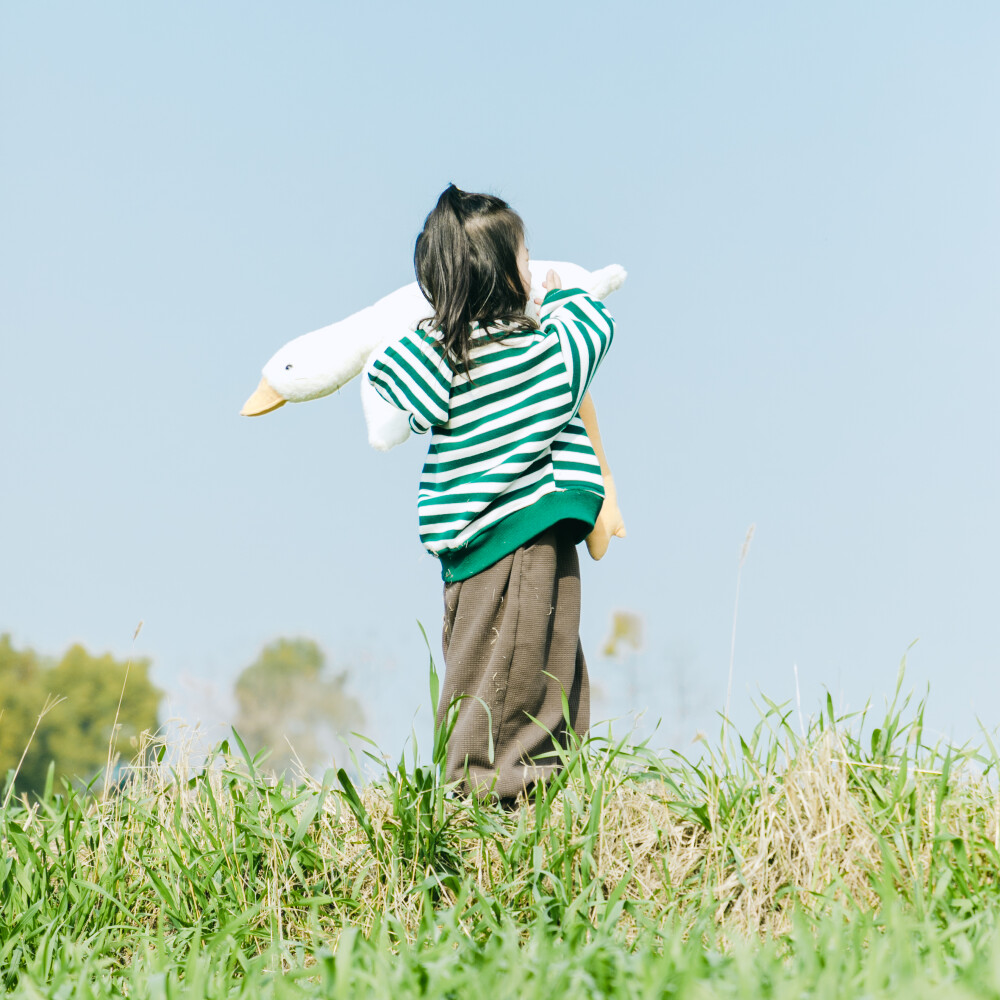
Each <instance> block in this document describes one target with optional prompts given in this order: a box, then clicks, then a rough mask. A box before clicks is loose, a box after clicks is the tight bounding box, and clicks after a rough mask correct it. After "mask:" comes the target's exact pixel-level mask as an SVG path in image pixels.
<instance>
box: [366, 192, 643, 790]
mask: <svg viewBox="0 0 1000 1000" xmlns="http://www.w3.org/2000/svg"><path fill="white" fill-rule="evenodd" d="M414 267H415V270H416V273H417V280H418V282H419V283H420V287H421V289H422V290H423V292H424V295H425V296H426V297H427V299H428V301H429V302H430V304H431V305H432V306H433V309H434V315H433V316H432V317H429V318H428V319H426V320H424V321H422V322H421V323H420V324H419V325H418V326H417V328H416V329H415V330H414V331H412V332H408V333H406V334H404V335H403V336H402V337H401V338H400V339H399V340H397V341H395V342H393V343H391V344H389V345H388V346H387V347H385V348H383V349H382V350H381V351H379V352H378V353H376V355H375V356H374V357H373V358H372V361H371V362H370V364H369V367H368V370H367V378H368V379H369V380H370V381H371V383H372V385H373V386H374V387H375V389H376V390H377V391H378V392H379V394H380V395H381V396H383V397H384V398H385V399H386V400H387V401H388V402H390V403H392V404H393V405H394V406H397V407H399V408H400V409H401V410H403V411H405V412H406V413H407V414H408V415H409V421H410V426H411V427H412V428H413V430H414V431H416V432H418V433H425V432H427V431H430V432H431V440H430V448H429V451H428V455H427V461H426V463H425V464H424V468H423V472H422V474H421V478H420V489H419V494H418V501H417V509H418V513H419V520H420V538H421V541H422V542H423V544H424V546H425V547H426V548H427V549H428V550H429V551H430V552H432V553H433V554H434V555H436V556H437V557H438V558H439V559H440V561H441V569H442V576H443V578H444V603H445V614H444V630H443V646H444V658H445V679H444V685H443V689H442V691H441V695H440V700H439V704H438V724H439V725H440V724H442V723H443V722H444V721H445V719H446V718H447V713H448V707H449V705H450V704H451V702H452V701H453V700H455V699H459V704H458V717H457V722H456V724H455V728H454V731H453V732H452V736H451V740H450V742H449V747H448V758H447V766H446V773H447V778H448V780H451V781H460V782H461V783H462V785H461V787H462V789H463V790H464V791H466V792H470V793H475V794H477V795H478V796H480V797H487V796H490V795H492V796H495V797H496V798H498V799H500V800H501V801H502V802H508V803H509V802H512V801H513V800H514V799H515V798H516V797H517V796H518V795H520V794H524V793H526V792H527V791H528V790H529V789H530V788H531V787H532V785H533V784H534V783H535V782H537V781H540V780H544V779H545V778H546V777H547V776H548V775H550V774H551V773H552V772H553V771H554V770H555V769H556V768H557V767H558V763H557V762H556V759H555V756H556V755H555V754H553V753H552V751H553V750H554V748H555V746H556V745H559V746H563V747H565V746H566V745H567V744H568V742H569V740H568V733H567V731H566V729H567V726H566V720H565V718H564V711H563V697H564V696H565V698H566V700H567V701H568V704H569V725H570V726H571V727H572V729H573V731H574V732H575V733H576V735H577V736H580V737H582V736H584V735H585V734H586V732H587V729H588V727H589V725H590V685H589V681H588V678H587V665H586V662H585V660H584V656H583V650H582V648H581V645H580V637H579V628H580V567H579V560H578V558H577V552H576V545H577V543H578V542H580V541H582V540H583V539H584V538H585V537H586V536H587V535H588V534H591V533H592V532H593V529H594V525H595V521H597V519H598V515H599V514H600V513H601V507H602V503H603V501H604V497H605V489H604V473H607V467H606V463H605V462H604V456H603V452H602V451H601V446H600V437H599V435H598V433H597V423H596V417H595V416H594V414H593V407H592V405H591V404H590V401H589V398H588V397H587V389H588V386H589V385H590V381H591V379H592V378H593V377H594V374H595V373H596V371H597V369H598V367H599V365H600V363H601V361H602V360H603V358H604V355H605V354H606V353H607V350H608V347H609V346H610V344H611V339H612V336H613V331H614V324H613V322H612V320H611V317H610V316H609V315H608V314H607V312H606V311H605V309H604V306H603V304H602V303H601V302H599V301H596V300H594V299H591V298H590V297H589V296H588V295H586V294H585V293H584V292H582V291H580V290H579V289H562V288H561V287H560V285H561V283H560V280H559V276H558V275H557V274H556V273H555V272H554V271H549V273H548V276H547V277H546V279H545V283H544V286H543V287H544V288H545V292H546V294H545V297H544V299H543V300H537V299H536V300H535V301H536V303H539V304H540V306H541V308H540V321H539V322H536V321H534V320H533V319H531V318H529V316H528V315H527V309H528V297H529V295H530V289H531V275H530V271H529V269H528V251H527V249H526V248H525V245H524V225H523V223H522V222H521V219H520V217H519V216H518V215H517V213H516V212H514V211H513V210H512V209H511V208H510V207H509V206H508V205H507V204H506V202H504V201H502V200H501V199H499V198H495V197H492V196H490V195H484V194H472V193H469V192H465V191H461V190H459V189H458V188H457V187H455V186H454V185H450V186H449V187H448V188H447V189H446V190H445V191H444V193H443V194H442V195H441V197H440V198H439V199H438V202H437V205H436V206H435V208H434V210H433V211H432V212H431V213H430V215H428V216H427V220H426V221H425V223H424V228H423V231H422V232H421V233H420V235H419V236H418V237H417V242H416V247H415V250H414ZM581 408H582V409H583V416H584V418H586V419H587V423H588V426H589V427H590V430H591V434H590V437H588V433H587V429H586V428H585V426H584V420H583V419H581V415H580V413H581ZM608 483H609V486H610V476H608ZM611 488H612V489H613V487H611ZM609 501H612V502H611V503H609V507H612V508H613V509H612V510H610V511H606V512H605V513H606V514H607V515H608V516H610V517H611V518H612V523H611V524H610V527H607V528H606V530H605V535H606V536H608V535H610V534H612V533H615V534H621V535H623V534H624V527H623V526H621V525H620V520H615V518H616V517H617V508H616V507H614V504H613V498H612V497H611V496H609ZM616 529H618V530H616ZM606 544H607V538H606V537H605V539H604V541H603V543H601V542H598V543H597V549H598V550H599V551H598V552H595V551H594V547H593V543H592V554H594V556H595V558H599V557H600V554H603V548H605V547H606ZM491 750H492V759H491Z"/></svg>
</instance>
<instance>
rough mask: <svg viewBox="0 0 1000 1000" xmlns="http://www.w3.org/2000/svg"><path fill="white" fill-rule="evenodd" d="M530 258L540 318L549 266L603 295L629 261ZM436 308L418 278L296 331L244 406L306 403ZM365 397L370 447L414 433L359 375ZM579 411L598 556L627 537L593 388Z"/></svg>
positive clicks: (593, 550) (253, 410) (531, 304)
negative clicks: (597, 478)
mask: <svg viewBox="0 0 1000 1000" xmlns="http://www.w3.org/2000/svg"><path fill="white" fill-rule="evenodd" d="M530 266H531V295H530V296H529V298H528V313H529V315H534V317H535V318H537V316H538V312H537V309H538V307H537V306H536V305H535V299H536V298H537V299H541V298H542V297H543V296H544V291H543V290H542V281H543V280H544V278H545V275H546V274H547V273H548V272H549V270H550V269H551V270H553V271H555V272H556V273H557V274H558V275H559V276H560V278H561V279H562V284H563V287H564V288H582V289H583V290H584V291H585V292H587V293H588V294H589V295H592V296H593V297H594V298H598V299H603V298H605V297H606V296H608V295H610V294H611V293H612V292H613V291H615V290H616V289H618V288H620V287H621V286H622V284H623V283H624V282H625V278H626V277H627V275H626V272H625V269H624V268H622V267H619V266H618V265H617V264H611V265H609V266H608V267H604V268H601V269H600V270H598V271H588V270H586V269H585V268H583V267H580V266H579V265H578V264H571V263H568V262H566V261H544V260H539V261H536V260H533V261H531V264H530ZM431 312H433V310H432V309H431V307H430V305H429V303H428V302H427V300H426V299H425V298H424V295H423V293H422V292H421V291H420V287H419V285H417V283H416V282H413V283H412V284H409V285H406V286H404V287H403V288H400V289H398V290H397V291H395V292H392V293H391V294H390V295H387V296H385V298H382V299H379V300H378V302H376V303H375V304H374V305H371V306H368V307H367V308H365V309H362V310H360V311H359V312H356V313H354V314H353V315H351V316H348V317H347V318H346V319H342V320H340V321H339V322H337V323H331V324H330V325H329V326H324V327H322V328H321V329H319V330H313V331H312V333H306V334H303V335H302V336H301V337H296V338H295V340H291V341H289V342H288V343H287V344H285V346H284V347H282V348H281V349H280V350H279V351H278V352H277V353H276V354H275V355H274V356H273V357H272V358H271V360H270V361H268V363H267V364H266V365H265V366H264V369H263V377H262V378H261V380H260V384H259V385H258V386H257V389H256V391H255V392H254V393H253V395H252V396H251V397H250V398H249V399H248V400H247V401H246V403H244V404H243V409H242V410H240V413H241V414H242V415H243V416H245V417H257V416H261V415H263V414H265V413H271V412H272V411H274V410H276V409H278V407H279V406H284V404H285V403H303V402H306V401H307V400H310V399H319V398H320V397H321V396H328V395H329V394H330V393H331V392H336V391H337V390H338V389H340V388H341V387H342V386H344V385H346V384H347V383H348V382H350V380H351V379H352V378H354V377H355V376H357V375H359V374H360V373H361V372H362V371H363V370H364V368H365V364H366V362H367V361H368V358H369V357H370V356H371V354H372V353H373V352H374V351H375V350H376V349H377V348H379V347H380V346H381V345H382V344H383V343H385V342H386V341H388V340H391V339H393V338H394V337H397V336H399V333H400V331H401V330H406V329H413V328H414V327H415V326H416V325H417V323H419V322H420V320H422V319H424V318H425V317H427V316H429V315H430V314H431ZM361 405H362V408H363V409H364V414H365V423H366V425H367V427H368V443H369V444H370V445H371V446H372V447H373V448H376V449H378V450H379V451H388V450H389V449H390V448H393V447H395V446H396V445H397V444H401V443H402V442H403V441H405V440H406V439H407V438H408V437H409V436H410V428H409V424H408V422H407V419H406V415H405V414H404V413H403V412H402V411H401V410H397V409H396V408H395V407H394V406H391V405H390V404H389V403H387V402H386V401H385V400H384V399H382V397H381V396H379V395H378V393H377V392H375V390H374V389H373V388H372V387H371V386H370V385H369V383H368V380H367V379H361ZM580 416H581V417H582V418H583V420H584V424H585V425H586V427H587V432H588V434H589V436H590V439H591V443H592V445H593V446H594V450H595V451H596V452H597V456H598V458H599V459H600V462H601V467H602V469H603V470H604V473H605V491H606V494H607V496H606V498H605V503H604V507H603V508H602V510H601V517H600V519H599V522H598V525H597V526H595V529H594V533H593V534H592V535H591V536H590V537H588V539H587V546H588V548H589V550H590V554H591V555H592V556H593V557H594V558H595V559H599V558H600V557H601V556H602V555H603V554H604V552H605V551H606V550H607V545H608V541H609V540H610V538H611V536H612V535H618V536H619V537H624V535H625V526H624V524H623V523H622V520H621V515H620V513H619V512H618V505H617V498H616V496H615V493H614V483H613V480H612V479H611V474H610V472H609V471H608V469H607V463H606V460H605V457H604V452H603V449H602V447H601V441H600V434H599V433H598V431H597V419H596V414H594V409H593V404H592V403H591V402H590V397H589V394H588V396H587V398H586V399H585V401H584V405H583V406H581V408H580ZM592 540H593V541H592ZM598 553H599V554H598Z"/></svg>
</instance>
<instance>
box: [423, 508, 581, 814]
mask: <svg viewBox="0 0 1000 1000" xmlns="http://www.w3.org/2000/svg"><path fill="white" fill-rule="evenodd" d="M442 645H443V647H444V659H445V678H444V684H443V685H442V690H441V694H440V698H439V702H438V712H437V717H438V724H439V725H441V724H443V723H444V722H445V720H446V718H447V714H448V710H449V705H451V704H452V703H453V702H455V701H456V700H458V701H457V722H456V723H455V727H454V730H453V732H452V734H451V740H450V742H449V745H448V758H447V777H448V780H450V781H460V782H461V783H462V784H461V788H462V790H463V791H464V792H466V793H472V794H475V795H477V796H479V797H480V798H483V799H485V798H496V799H499V800H501V801H506V802H509V801H512V800H514V799H516V798H517V796H519V795H524V794H526V793H527V792H528V791H530V789H531V788H532V786H533V785H534V784H535V783H536V782H539V781H544V780H545V779H546V778H547V777H549V776H550V775H551V774H552V773H553V772H554V771H556V770H557V769H558V768H559V766H560V765H559V761H558V758H557V757H556V756H555V755H553V754H552V753H551V751H553V750H554V749H555V748H556V747H557V746H559V747H566V746H567V745H568V743H569V731H570V730H572V731H573V732H574V733H575V734H576V735H577V736H578V737H583V736H585V735H586V733H587V730H588V728H589V726H590V681H589V678H588V676H587V664H586V661H585V659H584V656H583V648H582V646H581V644H580V561H579V557H578V556H577V551H576V546H575V545H574V544H573V543H572V542H571V541H570V538H569V535H568V533H567V531H566V529H565V528H564V527H562V526H560V525H559V524H556V525H553V527H551V528H549V529H548V530H546V531H544V532H543V533H542V534H540V535H538V536H537V537H536V538H534V539H532V540H531V541H530V542H528V543H527V544H526V545H523V546H521V547H520V548H519V549H517V550H515V551H514V552H512V553H511V554H510V555H508V556H505V557H504V558H503V559H501V560H500V561H499V562H497V563H494V564H493V565H492V566H489V567H488V568H487V569H485V570H483V571H482V572H481V573H477V574H476V575H475V576H472V577H469V578H468V579H466V580H459V581H456V582H454V583H448V584H446V585H445V588H444V629H443V636H442ZM564 700H565V703H566V707H567V708H568V711H566V710H564ZM567 716H568V718H567ZM491 750H492V758H491Z"/></svg>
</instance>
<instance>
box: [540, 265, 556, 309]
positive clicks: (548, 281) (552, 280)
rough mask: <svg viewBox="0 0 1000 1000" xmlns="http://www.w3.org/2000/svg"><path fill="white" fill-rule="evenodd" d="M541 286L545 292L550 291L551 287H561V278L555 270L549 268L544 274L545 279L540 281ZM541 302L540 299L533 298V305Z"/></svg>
mask: <svg viewBox="0 0 1000 1000" xmlns="http://www.w3.org/2000/svg"><path fill="white" fill-rule="evenodd" d="M542 288H544V289H545V291H546V292H551V291H552V289H553V288H562V279H561V278H560V277H559V275H558V274H556V272H555V271H552V270H550V271H549V273H548V274H547V275H545V280H544V281H543V282H542ZM541 304H542V300H541V299H535V305H536V306H540V305H541Z"/></svg>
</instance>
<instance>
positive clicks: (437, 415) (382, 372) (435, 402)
mask: <svg viewBox="0 0 1000 1000" xmlns="http://www.w3.org/2000/svg"><path fill="white" fill-rule="evenodd" d="M365 378H367V379H368V381H369V382H370V383H371V385H372V387H373V388H374V389H375V391H376V392H377V393H378V394H379V395H380V396H381V397H382V398H383V399H384V400H385V401H386V402H387V403H391V404H392V405H393V406H395V407H397V408H398V409H400V410H402V411H403V412H404V413H405V414H406V415H407V418H408V419H409V422H410V429H411V430H413V431H415V432H416V433H417V434H426V433H427V431H429V430H430V429H431V427H436V426H438V425H440V424H443V423H445V422H446V421H447V420H448V409H449V404H450V398H451V369H450V368H449V367H448V364H447V362H446V361H445V360H444V357H443V356H442V354H441V351H440V349H439V348H438V347H437V344H436V342H435V340H434V338H433V336H432V335H431V334H429V333H427V332H426V331H424V330H421V329H419V328H418V329H417V330H415V331H411V332H408V333H406V334H405V335H404V336H403V337H401V338H400V339H399V340H395V341H392V342H391V343H389V344H386V345H385V346H384V347H383V348H381V350H379V351H377V352H376V353H375V354H374V355H373V357H372V359H371V360H370V361H369V363H368V368H367V370H366V372H365Z"/></svg>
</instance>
